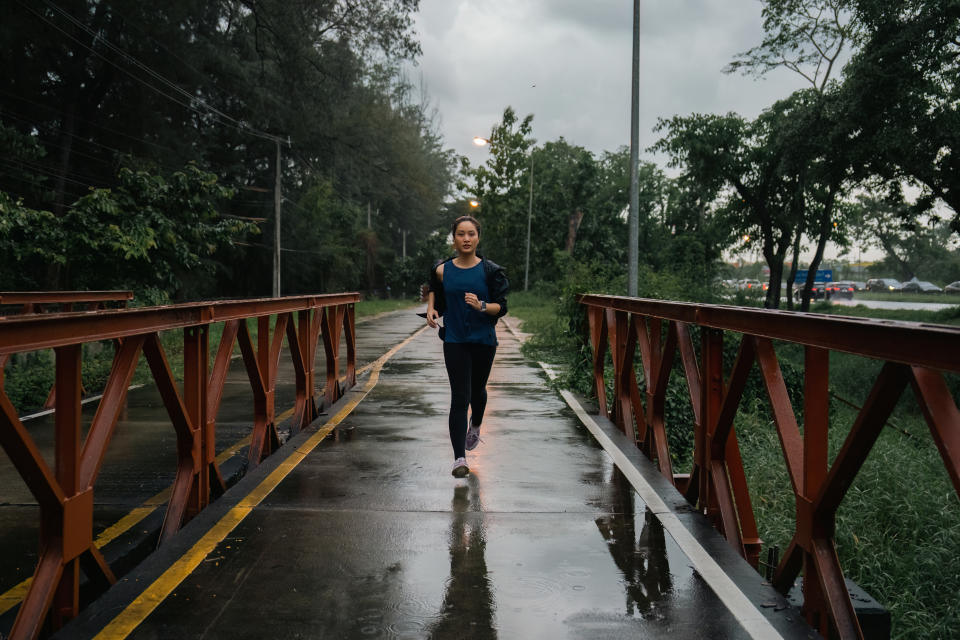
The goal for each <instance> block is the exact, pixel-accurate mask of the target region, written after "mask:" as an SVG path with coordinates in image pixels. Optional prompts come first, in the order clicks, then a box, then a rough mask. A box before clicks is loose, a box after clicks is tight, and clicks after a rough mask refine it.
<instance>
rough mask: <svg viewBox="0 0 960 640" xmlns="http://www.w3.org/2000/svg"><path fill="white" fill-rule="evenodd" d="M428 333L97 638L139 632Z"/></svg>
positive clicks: (373, 375) (376, 366)
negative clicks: (143, 623)
mask: <svg viewBox="0 0 960 640" xmlns="http://www.w3.org/2000/svg"><path fill="white" fill-rule="evenodd" d="M425 330H426V327H423V328H422V329H420V330H419V331H417V332H416V333H414V334H413V335H411V336H410V337H409V338H407V339H406V340H404V341H403V342H401V343H399V344H397V345H395V346H394V347H393V348H392V349H390V350H389V351H388V352H387V353H385V354H383V355H382V356H380V357H379V358H378V359H377V360H376V362H374V363H373V366H372V371H371V372H370V377H369V378H368V379H367V383H366V385H364V387H363V389H362V390H361V392H360V393H357V394H354V395H353V396H352V397H351V398H350V401H349V402H347V404H346V405H344V406H343V408H342V409H340V411H338V412H337V414H336V415H335V416H333V417H332V418H330V420H328V421H327V422H326V424H324V425H323V427H321V428H320V430H319V431H317V432H316V433H315V434H313V435H312V436H310V438H308V439H307V441H306V442H304V443H303V444H302V445H300V447H298V448H297V449H296V450H295V451H293V452H292V453H291V454H290V455H289V456H287V458H286V459H285V460H284V461H283V462H281V463H280V464H279V465H278V466H277V468H276V469H274V470H273V471H272V472H271V473H270V475H268V476H267V477H266V478H264V479H263V481H262V482H260V484H258V485H257V486H256V487H254V489H253V490H252V491H251V492H250V493H249V494H247V495H246V496H245V497H244V498H243V499H242V500H240V502H239V503H237V505H236V506H235V507H233V508H232V509H230V511H228V512H227V513H226V515H224V516H223V517H222V518H220V520H219V521H218V522H217V523H216V524H215V525H213V527H212V528H211V529H210V530H209V531H207V533H206V534H204V536H203V537H202V538H200V540H198V541H197V543H196V544H194V545H193V547H191V548H190V549H189V550H188V551H187V552H186V553H185V554H184V555H182V556H181V557H180V558H179V559H178V560H177V561H176V562H175V563H173V565H171V566H170V568H169V569H167V570H166V571H164V572H163V574H162V575H161V576H160V577H159V578H157V579H156V580H154V582H153V583H152V584H151V585H150V586H149V587H147V588H146V589H145V590H144V591H143V592H142V593H141V594H140V595H139V596H137V598H136V599H134V601H133V602H131V603H130V605H129V606H127V608H126V609H124V610H123V611H122V612H121V613H120V614H119V615H118V616H117V617H115V618H114V619H113V620H111V621H110V622H109V623H108V624H107V625H106V626H105V627H104V628H103V629H102V630H101V631H100V633H98V634H97V635H96V636H94V637H95V638H96V639H99V640H116V639H119V638H126V637H127V636H128V635H129V634H130V633H131V632H132V631H133V630H134V629H136V628H137V626H138V625H139V624H140V623H141V622H143V621H144V620H145V619H146V618H147V616H149V615H150V614H151V613H152V612H153V610H154V609H156V608H157V607H158V606H159V605H160V603H162V602H163V601H164V600H165V599H166V598H167V596H169V595H170V594H171V593H173V590H174V589H176V588H177V586H178V585H179V584H180V583H181V582H183V580H184V579H186V578H187V576H189V575H190V574H191V573H193V571H194V569H196V568H197V567H198V566H200V564H201V563H202V562H203V560H204V558H206V557H207V556H208V555H209V554H210V553H211V552H212V551H213V550H214V549H216V547H217V545H218V544H220V543H221V542H222V541H223V540H224V538H226V537H227V536H228V535H229V534H230V532H231V531H233V530H234V529H235V528H236V527H237V525H238V524H240V523H241V522H243V520H244V518H246V517H247V516H248V515H249V514H250V512H251V511H253V509H254V508H255V507H256V506H257V505H259V504H260V503H261V502H262V501H263V499H264V498H266V497H267V496H268V495H269V494H270V492H271V491H273V490H274V489H275V488H276V487H277V486H278V485H279V484H280V482H282V481H283V479H284V478H286V477H287V475H289V473H290V472H291V471H293V470H294V469H295V468H296V467H297V465H299V464H300V463H301V462H302V461H303V459H304V458H306V457H307V455H308V454H309V453H310V452H311V451H313V450H314V448H316V446H317V445H318V444H320V442H322V441H323V439H324V438H326V437H327V436H328V435H329V434H330V432H331V431H333V429H334V428H335V427H336V426H337V425H338V424H340V423H341V422H342V421H343V419H344V418H346V417H347V416H348V415H350V413H351V412H352V411H353V410H354V409H355V408H356V407H357V405H359V404H360V403H361V402H362V401H363V399H364V398H366V397H367V394H369V393H370V391H371V390H372V389H373V388H374V387H375V386H376V385H377V382H379V380H380V370H381V369H382V368H383V365H384V364H386V362H387V360H389V359H390V358H391V357H393V355H394V354H395V353H397V352H398V351H399V350H400V349H402V348H403V347H405V346H406V345H407V344H409V343H410V342H411V341H412V340H414V339H415V338H416V337H417V336H419V335H420V334H421V333H423V332H424V331H425Z"/></svg>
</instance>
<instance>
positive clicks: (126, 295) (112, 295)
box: [0, 290, 133, 409]
mask: <svg viewBox="0 0 960 640" xmlns="http://www.w3.org/2000/svg"><path fill="white" fill-rule="evenodd" d="M130 300H133V291H128V290H111V291H0V306H13V305H19V307H20V308H19V309H18V313H20V314H23V315H28V314H31V313H43V312H45V311H48V310H49V308H50V307H51V306H52V305H56V306H57V308H58V310H59V311H73V310H74V305H79V306H82V307H83V308H85V309H87V310H95V309H106V308H108V306H110V305H113V306H115V307H119V308H121V309H122V308H124V307H126V306H127V302H129V301H130ZM9 359H10V354H8V353H5V354H3V355H2V356H0V387H2V386H3V371H4V367H5V366H6V364H7V361H8V360H9ZM56 393H57V387H56V385H53V386H52V387H50V393H48V394H47V399H46V400H45V401H44V403H43V408H44V409H50V408H52V407H53V404H54V402H55V400H56Z"/></svg>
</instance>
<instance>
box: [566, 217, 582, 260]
mask: <svg viewBox="0 0 960 640" xmlns="http://www.w3.org/2000/svg"><path fill="white" fill-rule="evenodd" d="M581 222H583V211H580V210H577V211H574V212H573V213H571V214H570V222H569V225H568V227H567V254H568V255H571V256H572V255H573V245H574V244H576V242H577V231H579V229H580V223H581Z"/></svg>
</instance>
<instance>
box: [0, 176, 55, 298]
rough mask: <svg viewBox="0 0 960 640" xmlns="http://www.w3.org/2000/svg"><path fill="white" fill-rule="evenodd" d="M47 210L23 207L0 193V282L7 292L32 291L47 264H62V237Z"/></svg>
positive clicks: (38, 287)
mask: <svg viewBox="0 0 960 640" xmlns="http://www.w3.org/2000/svg"><path fill="white" fill-rule="evenodd" d="M57 222H58V221H57V218H56V216H54V215H53V214H52V213H50V212H49V211H40V210H36V209H30V208H28V207H25V206H24V205H23V203H22V202H21V201H19V200H14V199H13V198H12V197H11V196H10V195H9V194H7V193H4V192H2V191H0V280H2V281H3V283H4V287H5V288H7V289H24V290H36V289H40V288H41V286H40V285H41V278H42V276H43V274H44V272H45V269H46V268H47V267H48V266H49V265H57V264H64V263H65V262H66V255H65V251H64V245H65V244H66V242H65V235H64V231H63V230H62V229H61V227H60V225H58V224H57Z"/></svg>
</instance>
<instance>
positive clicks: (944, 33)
mask: <svg viewBox="0 0 960 640" xmlns="http://www.w3.org/2000/svg"><path fill="white" fill-rule="evenodd" d="M854 6H855V11H856V16H857V19H858V20H859V21H860V22H861V23H862V24H863V29H864V36H863V44H862V46H861V48H860V51H859V52H858V53H857V55H856V56H854V58H853V60H851V62H850V64H849V65H848V66H847V68H846V69H845V70H844V73H845V76H846V78H845V82H844V87H843V88H844V99H845V100H846V102H847V110H848V112H849V113H850V118H851V119H852V120H854V121H855V122H856V123H857V125H858V130H857V134H858V140H859V142H860V143H861V144H862V145H864V146H865V147H866V148H869V149H870V150H871V153H870V154H869V155H866V156H865V157H864V162H863V163H861V165H860V166H859V167H858V171H859V173H860V174H861V175H863V176H865V177H869V176H878V177H879V178H880V179H882V180H883V181H885V182H886V184H887V187H888V189H889V190H890V191H891V192H892V193H893V194H894V197H896V196H897V194H898V192H899V191H900V189H901V184H902V183H903V182H908V183H911V184H913V185H916V186H917V187H919V188H920V190H921V195H920V197H919V198H918V199H917V201H916V203H915V206H913V207H911V208H910V209H905V210H904V211H903V212H904V214H905V215H907V216H909V217H914V218H915V217H917V216H918V215H921V214H931V213H934V209H933V207H934V204H935V203H936V202H937V201H938V200H939V201H942V202H943V203H945V204H946V205H947V206H949V207H950V209H952V217H951V220H950V223H951V225H952V227H953V229H954V230H960V101H958V100H957V96H958V95H960V35H958V34H960V2H957V1H956V0H908V1H905V2H897V3H889V2H880V1H879V0H858V1H857V2H856V3H855V5H854Z"/></svg>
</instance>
